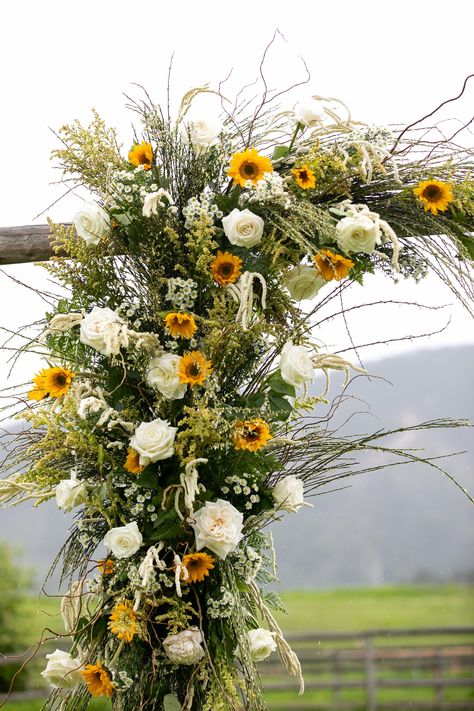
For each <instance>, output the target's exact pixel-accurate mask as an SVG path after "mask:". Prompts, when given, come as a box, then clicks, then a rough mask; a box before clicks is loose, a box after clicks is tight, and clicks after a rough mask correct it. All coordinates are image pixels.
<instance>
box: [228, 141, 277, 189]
mask: <svg viewBox="0 0 474 711" xmlns="http://www.w3.org/2000/svg"><path fill="white" fill-rule="evenodd" d="M272 171H273V166H272V163H271V161H270V159H269V158H266V157H265V156H262V155H260V153H259V152H258V151H257V150H256V149H255V148H248V149H247V150H246V151H243V152H242V153H234V155H233V156H232V158H231V159H230V165H229V169H228V171H227V175H228V176H229V177H230V178H233V180H234V184H235V185H240V186H241V187H242V188H244V187H245V183H246V182H247V180H250V181H251V182H252V183H253V184H254V185H256V184H257V183H258V181H259V180H261V179H262V178H263V176H264V174H265V173H271V172H272Z"/></svg>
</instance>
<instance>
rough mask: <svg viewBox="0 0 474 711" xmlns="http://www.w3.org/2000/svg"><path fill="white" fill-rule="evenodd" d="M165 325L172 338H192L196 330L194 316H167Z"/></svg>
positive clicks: (172, 314)
mask: <svg viewBox="0 0 474 711" xmlns="http://www.w3.org/2000/svg"><path fill="white" fill-rule="evenodd" d="M165 324H166V328H167V329H168V331H169V332H170V334H171V335H172V337H173V338H192V337H193V336H194V334H195V333H196V330H197V326H196V321H195V320H194V316H191V315H190V314H177V313H171V314H168V315H167V316H166V317H165Z"/></svg>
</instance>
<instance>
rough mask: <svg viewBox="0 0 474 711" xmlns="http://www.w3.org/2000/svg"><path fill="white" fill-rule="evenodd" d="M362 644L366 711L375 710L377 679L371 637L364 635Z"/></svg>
mask: <svg viewBox="0 0 474 711" xmlns="http://www.w3.org/2000/svg"><path fill="white" fill-rule="evenodd" d="M364 644H365V682H366V691H367V711H377V698H376V696H377V679H376V673H375V672H376V670H375V655H374V641H373V639H372V637H366V638H365V643H364Z"/></svg>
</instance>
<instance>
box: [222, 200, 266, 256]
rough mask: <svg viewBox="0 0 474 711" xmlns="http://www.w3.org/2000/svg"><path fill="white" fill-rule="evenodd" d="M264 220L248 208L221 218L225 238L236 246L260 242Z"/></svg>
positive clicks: (252, 245) (248, 245)
mask: <svg viewBox="0 0 474 711" xmlns="http://www.w3.org/2000/svg"><path fill="white" fill-rule="evenodd" d="M264 224H265V223H264V221H263V220H262V218H261V217H259V216H258V215H255V214H254V213H253V212H251V211H250V210H247V208H246V209H245V210H238V209H237V208H235V209H234V210H232V212H231V213H230V214H229V215H227V217H224V218H223V219H222V226H223V227H224V232H225V234H226V237H227V239H228V240H229V242H231V243H232V244H235V245H237V246H238V247H247V248H249V247H255V245H256V244H260V242H261V241H262V235H263V226H264Z"/></svg>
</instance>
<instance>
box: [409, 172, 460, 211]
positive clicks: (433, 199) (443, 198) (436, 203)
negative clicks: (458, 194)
mask: <svg viewBox="0 0 474 711" xmlns="http://www.w3.org/2000/svg"><path fill="white" fill-rule="evenodd" d="M413 192H414V193H415V195H416V197H417V198H418V200H420V202H422V203H423V205H424V208H425V211H426V212H428V211H429V212H431V213H433V215H437V214H438V212H445V211H446V210H447V209H448V205H449V203H450V202H452V201H453V199H454V198H453V192H452V190H451V186H450V185H448V184H447V183H443V182H441V180H425V181H424V182H421V183H418V187H417V188H414V189H413Z"/></svg>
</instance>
